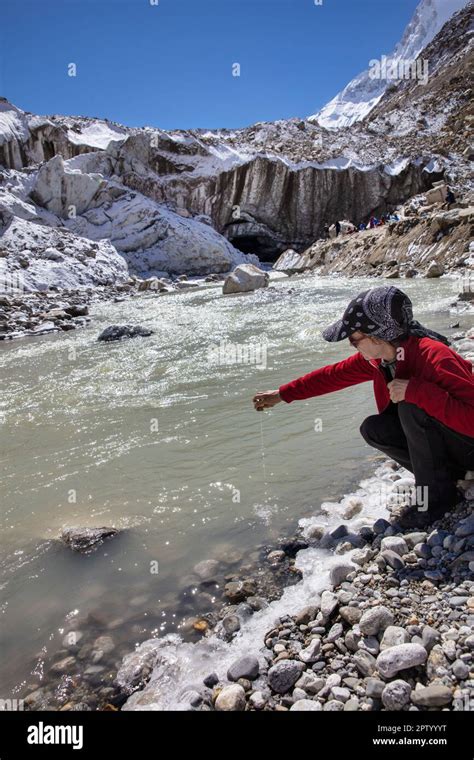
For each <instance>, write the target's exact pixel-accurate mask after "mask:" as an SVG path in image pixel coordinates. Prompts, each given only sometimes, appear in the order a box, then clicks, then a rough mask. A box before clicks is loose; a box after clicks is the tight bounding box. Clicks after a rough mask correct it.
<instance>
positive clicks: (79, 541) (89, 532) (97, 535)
mask: <svg viewBox="0 0 474 760" xmlns="http://www.w3.org/2000/svg"><path fill="white" fill-rule="evenodd" d="M117 533H118V530H117V529H116V528H106V527H103V528H80V527H74V528H64V529H63V531H62V533H61V539H62V541H64V543H65V544H67V546H69V547H70V548H71V549H72V550H73V551H75V552H80V553H81V554H89V553H90V552H91V551H93V550H94V549H97V547H98V546H100V544H102V543H103V542H104V541H105V539H106V538H111V537H112V536H115V535H117Z"/></svg>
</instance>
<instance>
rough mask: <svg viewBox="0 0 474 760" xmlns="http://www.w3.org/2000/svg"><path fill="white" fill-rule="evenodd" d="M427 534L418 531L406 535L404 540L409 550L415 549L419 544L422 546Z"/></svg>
mask: <svg viewBox="0 0 474 760" xmlns="http://www.w3.org/2000/svg"><path fill="white" fill-rule="evenodd" d="M426 536H427V534H426V533H424V532H423V531H417V532H413V533H405V534H404V536H403V538H404V540H405V541H406V544H407V546H408V548H409V549H414V548H415V546H416V545H417V544H422V543H423V542H424V541H425V539H426Z"/></svg>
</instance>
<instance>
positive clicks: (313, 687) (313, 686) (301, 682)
mask: <svg viewBox="0 0 474 760" xmlns="http://www.w3.org/2000/svg"><path fill="white" fill-rule="evenodd" d="M296 686H297V687H298V689H302V690H303V691H305V692H307V693H308V694H317V693H318V692H319V691H321V689H322V688H323V686H324V679H323V678H318V676H317V675H316V674H315V673H313V672H311V671H310V670H309V671H308V670H306V671H304V672H303V673H302V675H301V678H299V679H298V681H297V682H296Z"/></svg>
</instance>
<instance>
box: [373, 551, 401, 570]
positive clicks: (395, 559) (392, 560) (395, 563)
mask: <svg viewBox="0 0 474 760" xmlns="http://www.w3.org/2000/svg"><path fill="white" fill-rule="evenodd" d="M379 556H380V557H382V558H383V559H384V560H385V562H386V563H387V565H389V566H390V567H391V568H392V569H393V570H402V568H404V567H405V562H404V561H403V559H402V557H400V555H399V554H397V552H394V551H392V550H391V549H385V550H384V551H383V552H380V554H379Z"/></svg>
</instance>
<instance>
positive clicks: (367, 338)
mask: <svg viewBox="0 0 474 760" xmlns="http://www.w3.org/2000/svg"><path fill="white" fill-rule="evenodd" d="M349 343H350V344H351V346H354V348H356V349H357V350H358V352H359V353H360V354H362V356H363V357H364V359H381V358H382V356H383V354H384V345H385V343H386V341H384V340H380V338H374V337H373V336H372V335H365V333H363V332H360V331H359V330H356V331H355V332H354V333H352V335H351V336H350V337H349Z"/></svg>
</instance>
